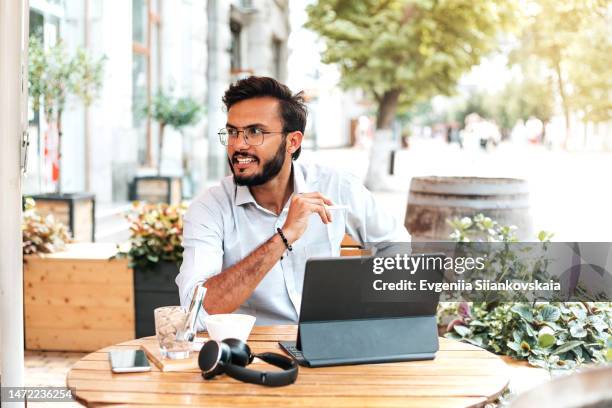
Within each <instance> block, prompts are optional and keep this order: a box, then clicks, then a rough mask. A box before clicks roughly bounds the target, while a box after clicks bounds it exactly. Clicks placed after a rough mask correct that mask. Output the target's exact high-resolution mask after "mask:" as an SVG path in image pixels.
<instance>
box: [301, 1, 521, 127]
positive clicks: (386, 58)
mask: <svg viewBox="0 0 612 408" xmlns="http://www.w3.org/2000/svg"><path fill="white" fill-rule="evenodd" d="M515 7H516V6H515V2H512V1H492V0H478V1H474V0H456V1H431V0H418V1H413V0H388V1H382V0H363V1H344V0H319V1H317V2H316V3H315V4H313V5H310V6H308V8H307V12H308V17H309V20H308V23H307V25H306V26H307V27H308V28H310V29H312V30H314V31H315V32H317V33H318V34H320V35H321V37H322V38H323V39H324V41H325V44H326V50H325V52H324V54H323V61H324V62H325V63H333V64H337V65H338V66H339V68H340V71H341V74H342V80H341V81H342V84H343V85H344V86H345V87H347V88H360V89H363V90H365V91H367V92H369V93H370V94H371V95H373V97H374V98H375V99H376V100H377V101H378V102H379V104H381V105H382V104H384V103H385V102H388V103H389V104H391V105H392V104H393V101H385V95H388V94H389V93H390V91H399V92H400V96H399V103H400V104H401V105H402V106H403V107H404V108H409V107H411V106H413V105H414V104H415V103H417V102H419V101H424V100H427V99H429V98H431V97H432V96H435V95H449V94H451V93H452V92H453V91H454V88H455V85H456V83H457V81H458V80H459V78H460V77H461V76H462V75H463V74H464V73H466V72H467V71H469V69H470V68H471V67H472V66H474V65H477V64H478V63H480V60H481V58H482V57H483V56H484V55H486V54H488V53H489V52H491V51H492V50H494V49H495V48H496V46H497V37H498V35H499V34H500V33H501V32H503V31H505V30H510V29H511V28H512V24H513V22H514V21H515V19H514V15H515ZM381 110H382V106H380V107H379V115H380V112H381Z"/></svg>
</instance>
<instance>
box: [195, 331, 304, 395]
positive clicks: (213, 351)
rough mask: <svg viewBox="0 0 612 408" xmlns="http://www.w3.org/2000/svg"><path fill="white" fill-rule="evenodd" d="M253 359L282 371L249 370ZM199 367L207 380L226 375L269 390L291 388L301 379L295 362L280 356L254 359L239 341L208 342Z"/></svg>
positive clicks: (201, 353) (263, 354)
mask: <svg viewBox="0 0 612 408" xmlns="http://www.w3.org/2000/svg"><path fill="white" fill-rule="evenodd" d="M253 357H258V358H259V359H261V360H262V361H264V362H265V363H268V364H271V365H273V366H276V367H278V368H280V369H282V370H283V371H270V372H268V371H258V370H252V369H249V368H246V366H247V365H248V364H249V363H251V361H252V360H253ZM198 364H199V366H200V369H201V370H202V376H203V377H204V378H205V379H207V380H209V379H212V378H213V377H215V376H216V375H218V374H222V373H226V374H227V375H229V376H230V377H232V378H234V379H236V380H239V381H243V382H246V383H250V384H258V385H267V386H270V387H280V386H283V385H289V384H292V383H294V382H295V380H296V379H297V375H298V364H297V362H296V361H295V360H293V359H291V358H289V357H285V356H283V355H281V354H277V353H261V354H257V355H253V354H252V353H251V350H250V348H249V346H248V345H247V344H245V343H243V342H242V341H240V340H237V339H226V340H223V341H222V342H218V341H214V340H210V341H208V342H207V343H206V344H204V346H203V347H202V349H201V350H200V355H199V356H198Z"/></svg>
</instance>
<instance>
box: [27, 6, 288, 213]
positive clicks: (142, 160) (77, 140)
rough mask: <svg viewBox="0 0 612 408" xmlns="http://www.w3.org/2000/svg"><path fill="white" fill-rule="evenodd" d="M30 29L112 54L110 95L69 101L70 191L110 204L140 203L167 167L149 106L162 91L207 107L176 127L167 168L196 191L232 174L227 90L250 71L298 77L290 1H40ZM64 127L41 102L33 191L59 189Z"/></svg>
mask: <svg viewBox="0 0 612 408" xmlns="http://www.w3.org/2000/svg"><path fill="white" fill-rule="evenodd" d="M30 32H31V33H35V32H36V33H38V35H39V36H40V37H41V38H42V39H43V42H44V44H45V46H49V45H52V44H54V43H56V42H57V41H60V40H61V41H63V42H64V44H65V45H66V48H67V50H68V52H69V53H70V52H73V51H74V50H75V49H76V47H78V46H81V47H84V48H85V49H86V50H87V51H88V52H89V53H90V54H91V55H92V56H94V57H102V56H104V57H105V62H104V80H103V87H102V89H101V92H100V95H99V97H98V98H97V99H96V100H95V102H94V103H93V104H92V105H91V106H90V107H88V108H85V107H84V106H83V104H82V103H79V102H78V101H77V100H76V99H74V100H72V99H70V98H69V100H68V101H67V105H66V110H65V113H64V115H63V119H62V124H63V126H62V127H63V135H62V156H61V174H62V176H61V183H62V186H61V187H62V188H61V189H62V191H63V192H79V191H89V192H93V193H95V194H96V199H97V201H98V202H99V203H109V202H121V201H127V199H128V185H129V183H130V182H131V180H132V179H133V178H134V177H135V176H137V175H150V174H156V169H155V164H156V163H157V161H158V155H159V154H160V152H159V149H158V139H159V133H160V130H159V124H158V123H156V122H155V121H154V120H152V119H151V118H150V117H147V115H146V113H145V111H146V106H147V104H148V103H150V101H151V99H152V98H153V97H154V95H155V94H156V93H157V92H158V91H159V90H163V91H164V92H166V93H168V94H171V95H173V96H175V97H185V96H190V97H192V98H194V99H196V100H197V101H198V102H200V103H201V104H202V106H203V108H204V109H203V112H204V115H203V116H202V118H201V120H200V121H199V123H197V124H196V125H194V126H190V127H189V128H187V129H186V130H185V131H183V132H182V134H181V133H179V132H177V131H175V130H173V129H171V128H168V127H166V129H165V130H164V148H163V152H162V159H161V174H162V175H173V176H183V169H184V168H188V169H189V175H190V177H189V180H186V181H187V183H186V185H187V188H186V189H185V193H186V194H187V195H188V196H189V195H193V194H196V193H197V192H198V191H199V190H200V189H201V188H203V187H204V186H205V185H206V182H207V181H211V180H213V181H214V180H217V179H219V178H220V177H222V176H223V175H225V174H226V172H227V164H226V159H225V152H224V149H223V147H222V146H221V145H220V143H219V142H218V137H217V132H218V130H219V129H220V128H221V127H223V126H224V124H225V112H224V111H223V106H222V102H221V97H222V94H223V92H224V91H225V89H226V88H227V87H228V85H229V84H230V82H232V81H234V80H236V79H238V78H240V77H243V76H246V75H250V74H255V75H267V76H272V77H275V78H277V79H279V80H281V81H285V80H286V79H287V41H288V38H289V33H290V25H289V4H288V0H250V1H249V0H231V1H230V0H131V1H130V0H30ZM50 128H51V130H52V126H50V125H49V124H47V123H46V122H45V118H44V114H43V113H42V110H41V112H33V111H32V109H30V141H31V145H30V154H29V157H30V159H29V164H28V173H27V175H26V177H25V178H24V193H25V194H33V193H42V192H49V191H53V190H54V187H55V183H56V181H55V180H54V178H53V173H52V171H51V163H52V162H53V160H55V159H56V157H54V155H55V153H56V151H55V150H54V148H55V145H54V143H55V142H56V140H55V139H54V137H53V136H54V135H53V134H52V133H53V132H52V131H50Z"/></svg>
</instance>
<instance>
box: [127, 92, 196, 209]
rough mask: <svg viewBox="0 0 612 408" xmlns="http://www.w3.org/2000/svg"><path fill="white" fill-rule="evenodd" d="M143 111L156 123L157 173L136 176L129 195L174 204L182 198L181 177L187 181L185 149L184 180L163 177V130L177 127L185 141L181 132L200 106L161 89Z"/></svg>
mask: <svg viewBox="0 0 612 408" xmlns="http://www.w3.org/2000/svg"><path fill="white" fill-rule="evenodd" d="M145 113H146V114H147V115H150V116H151V118H153V119H154V120H155V121H157V122H158V123H159V145H158V152H159V153H158V157H157V166H156V169H157V175H156V176H138V177H136V178H135V179H134V182H133V185H132V187H131V190H132V197H131V198H132V199H133V200H142V201H147V202H150V203H157V202H166V203H169V204H177V203H178V202H180V200H181V199H182V182H183V180H186V181H187V182H190V169H189V160H188V157H187V153H188V149H185V148H183V153H182V160H181V162H182V168H183V179H181V178H178V177H168V176H166V177H164V176H162V175H161V164H162V158H163V151H164V131H165V129H166V127H167V126H170V127H171V128H173V129H175V130H177V131H178V132H179V133H180V134H181V136H182V138H183V140H185V139H186V138H185V137H184V136H185V135H184V134H183V131H184V129H185V127H187V126H190V125H193V124H195V123H197V122H198V121H199V120H200V117H201V113H202V108H201V105H200V104H199V103H198V102H197V101H196V100H195V99H193V98H191V97H184V98H174V97H172V96H170V95H168V94H166V93H164V92H163V91H161V90H160V91H159V92H157V94H156V95H155V97H154V98H153V100H152V102H151V106H147V107H146V108H145Z"/></svg>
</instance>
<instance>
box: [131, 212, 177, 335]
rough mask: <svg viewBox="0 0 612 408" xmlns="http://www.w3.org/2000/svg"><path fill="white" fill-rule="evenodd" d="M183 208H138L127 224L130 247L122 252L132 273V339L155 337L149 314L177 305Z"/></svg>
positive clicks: (153, 325) (153, 324) (152, 319)
mask: <svg viewBox="0 0 612 408" xmlns="http://www.w3.org/2000/svg"><path fill="white" fill-rule="evenodd" d="M186 210H187V206H186V205H185V204H183V203H181V204H179V205H168V204H165V203H162V204H144V205H142V204H138V205H136V206H135V208H134V211H133V213H132V214H130V215H129V216H128V219H129V220H130V223H131V225H130V231H131V237H130V247H129V249H128V250H127V251H126V252H124V255H127V256H128V258H129V260H130V266H131V267H132V268H133V270H134V300H135V310H136V337H144V336H151V335H154V334H155V323H154V318H153V310H154V309H155V308H157V307H160V306H168V305H178V304H179V303H180V299H179V294H178V289H177V286H176V283H175V282H174V280H175V278H176V275H178V273H179V266H180V264H181V262H182V260H183V244H182V239H183V215H184V214H185V212H186Z"/></svg>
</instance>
